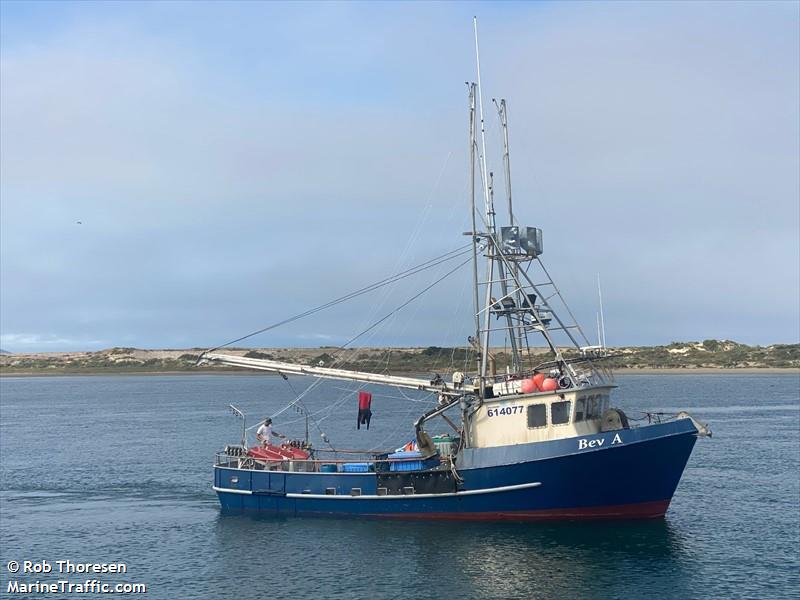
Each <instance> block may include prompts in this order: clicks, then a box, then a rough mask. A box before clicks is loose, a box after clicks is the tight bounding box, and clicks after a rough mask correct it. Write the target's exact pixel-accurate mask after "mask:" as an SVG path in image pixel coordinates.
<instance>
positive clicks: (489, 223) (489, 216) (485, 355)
mask: <svg viewBox="0 0 800 600" xmlns="http://www.w3.org/2000/svg"><path fill="white" fill-rule="evenodd" d="M472 24H473V29H474V31H475V64H476V66H477V74H478V112H479V115H480V119H481V152H480V154H479V156H478V159H479V160H480V167H481V178H482V180H483V203H484V209H485V212H486V229H487V230H488V234H489V240H490V243H489V245H488V246H487V248H486V251H487V255H488V260H487V261H486V296H485V303H484V307H485V310H484V316H483V342H482V343H481V368H480V374H479V375H480V387H481V397H485V394H484V390H485V386H486V383H485V378H486V375H487V368H488V363H489V330H490V327H491V320H490V318H491V311H490V310H489V307H490V306H491V305H492V277H493V276H494V260H493V256H494V254H493V248H494V244H493V243H492V240H493V239H494V206H492V197H491V195H490V194H489V177H488V174H487V172H486V127H485V123H484V120H483V93H482V91H481V55H480V50H479V48H478V17H473V18H472Z"/></svg>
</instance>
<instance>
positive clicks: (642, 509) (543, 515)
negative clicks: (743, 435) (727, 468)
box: [369, 499, 670, 521]
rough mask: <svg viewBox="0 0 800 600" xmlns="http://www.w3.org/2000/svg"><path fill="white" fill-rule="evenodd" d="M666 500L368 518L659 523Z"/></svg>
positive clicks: (379, 515)
mask: <svg viewBox="0 0 800 600" xmlns="http://www.w3.org/2000/svg"><path fill="white" fill-rule="evenodd" d="M669 503H670V500H669V499H667V500H658V501H655V502H641V503H638V504H617V505H614V506H589V507H575V508H549V509H543V510H530V511H528V510H520V511H510V512H475V513H455V512H438V513H392V514H383V513H381V514H372V515H369V516H371V517H380V518H383V519H387V518H388V519H410V520H422V519H425V520H435V521H579V520H580V521H582V520H600V519H659V518H661V517H663V516H664V515H665V514H666V512H667V508H669Z"/></svg>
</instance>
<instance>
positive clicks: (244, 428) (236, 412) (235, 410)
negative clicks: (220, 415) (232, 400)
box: [228, 404, 247, 448]
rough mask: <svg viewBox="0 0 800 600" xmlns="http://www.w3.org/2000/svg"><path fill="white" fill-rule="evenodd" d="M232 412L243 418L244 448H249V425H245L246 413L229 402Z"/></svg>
mask: <svg viewBox="0 0 800 600" xmlns="http://www.w3.org/2000/svg"><path fill="white" fill-rule="evenodd" d="M228 408H230V409H231V412H232V413H233V414H234V415H236V416H237V417H239V418H240V419H241V420H242V448H247V427H246V425H245V423H246V419H245V416H244V413H243V412H242V411H241V410H239V409H238V408H236V407H235V406H234V405H233V404H228Z"/></svg>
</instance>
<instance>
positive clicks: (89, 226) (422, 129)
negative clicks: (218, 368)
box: [0, 3, 800, 347]
mask: <svg viewBox="0 0 800 600" xmlns="http://www.w3.org/2000/svg"><path fill="white" fill-rule="evenodd" d="M315 6H316V7H317V8H319V10H318V11H310V12H309V11H305V10H303V11H300V10H294V9H292V8H291V7H287V6H283V5H260V4H259V5H256V4H250V5H224V6H210V5H206V4H199V5H183V4H180V3H179V4H159V5H153V6H149V5H134V6H124V7H123V8H120V9H114V10H111V9H109V8H108V7H92V6H91V5H73V6H71V7H66V8H62V7H54V8H53V11H54V12H51V13H49V16H48V17H47V18H48V19H49V20H48V21H45V17H44V16H43V15H37V16H36V17H35V18H29V19H27V20H23V19H21V18H15V14H13V12H12V13H8V11H6V9H5V8H4V15H5V18H4V20H3V24H2V27H3V34H4V35H3V38H4V45H3V52H2V56H0V77H1V78H2V86H0V120H2V127H1V128H0V170H1V171H2V178H0V197H1V198H2V202H1V203H0V234H2V235H0V249H1V250H2V258H0V262H1V266H2V269H0V282H1V283H2V286H0V288H1V289H0V300H1V301H2V302H0V328H2V330H3V332H4V333H5V332H7V331H9V332H11V331H27V332H40V333H38V334H36V335H39V336H41V337H42V339H63V340H73V341H75V342H76V343H80V344H86V343H88V342H87V341H86V340H108V342H109V345H121V344H124V345H136V346H143V347H158V346H171V347H178V346H203V345H209V346H210V345H214V344H216V343H219V342H220V341H221V340H227V339H231V338H233V337H236V336H237V335H239V334H242V333H246V332H247V331H251V330H254V329H256V328H258V327H260V326H263V325H266V324H267V323H269V322H272V321H277V320H280V318H282V317H285V316H288V315H290V314H293V313H296V312H300V311H301V310H303V309H306V308H309V307H311V306H315V305H318V304H321V303H322V302H324V301H326V300H328V299H331V298H334V297H337V296H339V295H341V294H343V293H346V292H348V291H350V290H352V289H356V288H359V287H361V286H362V285H364V284H367V283H369V282H371V281H376V280H379V279H381V278H383V277H385V276H386V274H387V273H391V272H396V271H399V270H401V269H402V268H403V267H404V266H409V265H411V264H415V263H416V262H421V261H422V260H425V259H426V258H429V257H431V256H435V255H437V254H439V253H442V252H445V251H447V250H450V249H452V248H454V247H457V246H458V245H460V244H462V243H464V241H465V240H464V238H463V237H462V236H461V235H460V233H461V232H463V231H467V230H468V229H469V221H468V214H467V211H466V207H467V200H468V198H467V189H468V188H467V179H466V172H467V169H466V160H467V158H466V150H467V149H466V106H465V105H466V98H465V92H466V89H465V88H464V87H463V84H462V82H463V81H464V80H466V79H470V78H472V77H473V70H474V67H473V66H472V62H471V61H472V55H471V30H470V26H471V11H472V10H473V7H461V6H458V5H433V6H431V5H419V6H414V7H413V8H408V7H406V8H405V9H403V10H400V9H399V8H394V7H389V8H381V7H377V8H375V7H364V6H363V5H326V4H323V5H315ZM18 10H21V9H18ZM481 12H482V13H485V14H482V15H481V19H482V20H481V32H482V44H483V47H482V50H483V54H482V57H483V60H484V65H483V67H484V84H485V86H484V87H485V101H486V106H485V109H486V116H487V124H488V132H487V133H488V136H489V138H488V140H487V142H488V145H489V148H490V151H489V152H490V159H491V165H490V166H491V168H492V169H493V170H494V171H495V172H496V173H497V174H498V177H497V180H496V181H497V184H498V198H497V204H498V208H499V207H500V206H504V203H503V201H502V186H501V181H502V179H501V177H500V176H499V175H500V174H501V172H502V170H501V166H500V165H499V164H498V161H499V158H500V155H499V152H498V143H499V137H498V129H497V126H496V121H495V118H494V114H493V112H492V111H493V109H492V108H491V106H490V103H489V99H490V98H491V97H492V96H494V95H500V94H502V95H503V96H505V97H507V98H508V101H509V107H510V117H511V148H512V156H511V169H512V177H513V181H514V196H515V206H516V212H517V215H518V217H519V218H520V219H521V220H522V221H523V222H525V223H528V224H531V225H535V226H539V227H542V228H543V229H544V232H545V233H544V234H545V255H544V258H545V259H546V261H547V264H548V265H549V267H550V271H551V272H552V273H553V274H554V276H555V277H556V279H557V281H558V282H559V283H560V285H561V288H562V290H563V291H564V292H565V295H566V296H567V299H568V301H570V304H571V305H572V306H573V308H574V310H575V312H576V313H577V314H578V316H579V320H580V321H581V322H582V323H584V324H585V325H586V326H587V328H588V329H589V330H593V323H594V313H595V310H596V308H595V307H596V301H595V292H594V280H595V276H596V273H597V272H600V273H601V274H602V278H603V282H604V290H603V292H604V300H605V307H606V321H607V324H608V326H609V327H608V329H609V332H608V333H609V341H610V342H611V341H614V342H615V343H656V342H663V341H670V340H672V339H677V338H698V339H702V338H707V337H725V338H731V339H737V340H741V341H749V342H757V343H771V342H776V341H796V336H797V335H798V328H800V325H798V316H797V303H798V296H800V282H798V275H797V268H796V267H797V264H798V261H799V260H800V249H798V220H800V215H798V202H797V199H798V195H800V190H798V179H799V177H798V172H797V164H798V157H799V156H800V150H798V128H799V126H798V110H797V105H798V102H799V101H800V100H799V99H798V93H797V90H798V76H797V73H798V68H800V67H798V58H797V56H798V35H797V27H796V25H797V23H798V15H797V12H798V10H797V7H796V6H795V5H779V4H773V5H767V6H764V7H761V6H760V5H756V4H752V5H751V4H736V5H712V4H706V5H702V6H700V7H698V6H695V5H677V4H656V5H653V4H647V5H644V4H642V5H632V4H616V5H602V6H601V7H598V6H596V5H591V4H589V5H577V4H572V3H570V4H558V3H556V4H541V3H539V4H536V5H530V6H528V5H507V6H505V5H504V6H502V7H498V8H496V9H495V8H492V7H489V6H482V7H481ZM256 23H258V25H257V26H256V25H255V24H256ZM212 34H213V35H212ZM78 220H80V221H81V222H82V223H83V224H82V225H77V223H76V221H78ZM444 272H445V271H444V270H442V271H438V272H437V273H436V275H437V276H438V275H441V274H443V273H444ZM747 282H750V283H747ZM424 285H425V282H424V281H423V280H422V278H420V279H415V280H411V281H406V282H405V283H404V284H403V285H397V286H394V287H393V288H392V290H391V291H390V292H388V293H386V292H379V293H375V294H373V295H370V296H368V297H364V298H362V300H361V302H360V303H357V304H355V305H354V306H352V307H347V306H342V307H339V308H337V309H336V311H332V312H331V313H330V314H327V313H326V314H325V315H322V316H320V317H319V318H318V319H317V320H310V321H309V322H307V323H303V324H302V327H298V328H295V329H294V330H292V329H291V328H289V329H280V330H275V331H274V332H272V333H270V334H269V335H267V336H264V337H262V338H257V339H255V340H254V344H257V345H273V344H274V345H291V344H298V345H302V344H305V343H307V339H306V338H303V337H302V336H303V335H315V334H319V335H323V334H324V335H328V336H332V338H338V339H344V340H346V339H349V338H350V337H351V336H352V335H354V334H355V333H357V332H358V331H360V330H361V329H363V328H364V327H367V326H368V325H369V324H370V323H371V322H373V321H374V320H376V319H378V318H380V317H381V316H383V315H385V314H386V313H388V312H389V311H390V310H392V309H393V308H394V307H396V306H398V305H399V304H401V303H402V302H403V301H404V300H405V299H407V298H409V297H410V296H412V295H413V294H414V293H415V292H416V291H417V290H419V289H421V288H422V287H423V286H424ZM468 285H469V273H468V270H466V269H465V270H464V272H463V273H462V274H460V276H459V277H457V278H453V279H449V280H448V281H447V283H446V284H444V285H442V286H441V287H440V289H438V288H437V289H435V290H432V291H431V292H429V293H428V294H426V295H425V298H424V300H425V301H424V303H423V304H422V305H421V306H420V308H413V307H409V308H407V309H404V311H402V314H401V315H399V316H398V317H397V319H395V318H392V319H390V320H389V321H387V322H386V324H385V325H384V326H383V327H381V328H378V329H377V330H376V331H375V332H374V333H373V334H372V335H371V337H370V340H371V341H372V342H373V343H376V344H381V343H398V344H404V345H416V344H419V345H428V344H437V345H445V343H453V344H456V343H463V340H464V339H465V337H466V335H468V334H469V333H471V332H470V323H471V317H470V306H469V304H470V303H469V301H468V300H469V291H468ZM381 311H382V312H381ZM401 317H403V318H405V317H408V319H405V322H402V323H401V321H402V320H403V319H401ZM370 318H372V319H373V321H370V320H369V319H370ZM315 332H316V333H315ZM84 336H85V337H84ZM443 338H447V340H443ZM81 340H83V341H81ZM57 345H58V344H50V345H48V346H46V347H53V346H57ZM43 347H45V346H43ZM64 347H73V346H70V345H69V344H66V343H65V344H64Z"/></svg>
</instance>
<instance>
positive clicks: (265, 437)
mask: <svg viewBox="0 0 800 600" xmlns="http://www.w3.org/2000/svg"><path fill="white" fill-rule="evenodd" d="M273 436H275V437H276V438H280V439H284V438H285V437H286V436H285V435H283V434H282V433H278V432H277V431H272V419H270V418H269V417H267V418H266V419H264V422H263V423H262V424H261V426H260V427H259V428H258V430H257V431H256V439H257V440H258V441H259V442H261V447H262V448H266V447H267V446H268V445H269V442H270V440H271V439H272V437H273Z"/></svg>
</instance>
